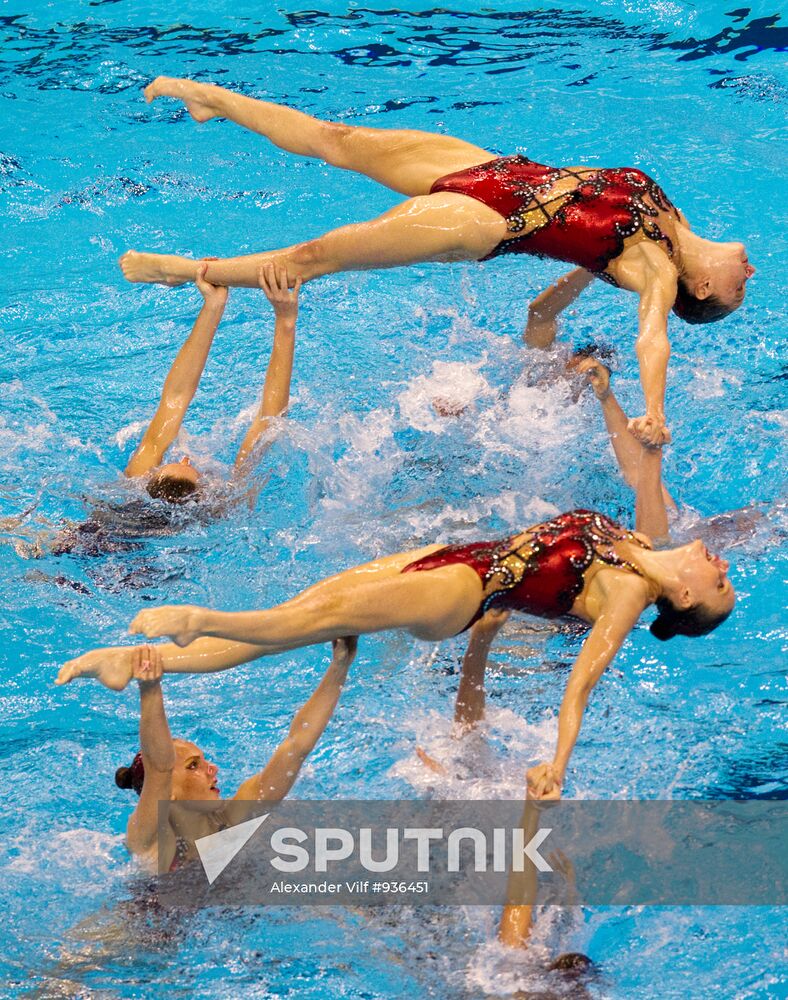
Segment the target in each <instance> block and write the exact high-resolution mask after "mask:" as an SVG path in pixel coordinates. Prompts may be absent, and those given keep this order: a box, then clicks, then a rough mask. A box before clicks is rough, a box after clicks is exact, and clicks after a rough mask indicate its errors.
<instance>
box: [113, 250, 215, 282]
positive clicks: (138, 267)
mask: <svg viewBox="0 0 788 1000" xmlns="http://www.w3.org/2000/svg"><path fill="white" fill-rule="evenodd" d="M118 263H119V264H120V269H121V271H123V277H124V278H125V279H126V281H133V282H142V283H144V284H149V285H154V284H155V285H169V286H171V287H175V286H176V285H183V284H185V283H186V282H187V281H189V280H191V279H190V278H189V276H188V275H184V274H182V273H181V272H182V271H183V270H184V267H183V265H184V264H192V265H194V267H195V269H196V265H195V262H194V261H189V260H188V258H186V257H175V256H172V255H170V254H163V253H138V252H137V251H136V250H127V251H126V253H124V254H123V256H122V257H121V258H120V259H119V260H118Z"/></svg>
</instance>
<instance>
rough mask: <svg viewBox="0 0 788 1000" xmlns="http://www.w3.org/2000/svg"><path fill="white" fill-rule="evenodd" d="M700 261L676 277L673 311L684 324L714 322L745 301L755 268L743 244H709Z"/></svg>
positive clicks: (707, 243)
mask: <svg viewBox="0 0 788 1000" xmlns="http://www.w3.org/2000/svg"><path fill="white" fill-rule="evenodd" d="M704 243H705V244H706V245H707V253H706V254H705V255H704V258H703V261H702V263H700V264H696V265H695V266H694V267H693V268H688V269H686V270H685V272H684V273H683V274H682V275H681V276H680V277H679V285H678V291H677V294H676V301H675V302H674V303H673V312H675V313H676V315H677V316H679V317H681V319H683V320H684V321H685V322H687V323H715V322H716V321H717V320H718V319H723V318H724V317H725V316H728V315H729V314H730V313H732V312H734V311H735V310H736V309H738V308H739V306H740V305H741V304H742V302H743V301H744V294H745V291H746V287H747V282H748V281H749V280H750V278H751V277H752V276H753V275H754V274H755V268H754V267H753V266H752V264H750V262H749V260H748V259H747V251H746V250H745V249H744V244H743V243H711V242H710V241H704Z"/></svg>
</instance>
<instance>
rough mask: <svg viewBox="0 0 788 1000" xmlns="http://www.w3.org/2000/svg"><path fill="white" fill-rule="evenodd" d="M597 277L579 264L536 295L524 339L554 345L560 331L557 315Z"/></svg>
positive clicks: (530, 343)
mask: <svg viewBox="0 0 788 1000" xmlns="http://www.w3.org/2000/svg"><path fill="white" fill-rule="evenodd" d="M593 280H594V275H593V274H592V273H591V271H587V270H586V269H585V268H584V267H577V268H575V270H574V271H570V272H569V274H565V275H564V276H563V277H562V278H559V279H558V281H556V282H555V283H554V284H552V285H550V287H549V288H546V289H545V290H544V291H543V292H541V293H540V294H539V295H537V296H536V298H535V299H534V300H533V302H532V303H531V304H530V306H529V307H528V323H527V325H526V327H525V332H524V333H523V340H524V341H525V343H526V345H527V346H528V347H541V348H548V347H551V346H552V344H553V341H554V340H555V336H556V333H557V332H558V316H559V315H560V314H561V313H562V312H563V311H564V309H566V308H567V307H568V306H570V305H571V304H572V303H573V302H574V301H575V300H576V299H577V297H578V295H580V293H581V292H582V291H583V289H584V288H587V287H588V286H589V285H590V284H591V282H592V281H593Z"/></svg>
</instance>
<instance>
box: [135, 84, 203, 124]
mask: <svg viewBox="0 0 788 1000" xmlns="http://www.w3.org/2000/svg"><path fill="white" fill-rule="evenodd" d="M220 91H221V88H219V87H214V86H212V85H211V84H208V83H196V82H195V81H194V80H182V79H177V78H176V77H172V76H157V77H156V79H155V80H154V81H153V82H152V83H149V84H148V86H147V87H146V88H145V90H144V94H145V100H146V101H147V102H148V104H150V103H151V102H152V101H155V100H156V98H157V97H174V98H176V100H179V101H183V103H184V104H185V105H186V110H187V111H188V112H189V114H190V115H191V116H192V118H193V119H194V120H195V121H196V122H207V121H208V120H209V119H211V118H215V117H216V116H217V115H218V114H220V111H219V108H218V106H217V103H216V102H217V97H218V95H219V93H220Z"/></svg>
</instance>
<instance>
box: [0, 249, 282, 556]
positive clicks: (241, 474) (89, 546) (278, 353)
mask: <svg viewBox="0 0 788 1000" xmlns="http://www.w3.org/2000/svg"><path fill="white" fill-rule="evenodd" d="M207 267H208V262H207V261H201V262H200V263H199V266H198V271H197V274H196V284H197V287H198V289H199V290H200V293H201V295H202V297H203V305H202V308H201V310H200V312H199V315H198V316H197V319H196V321H195V323H194V327H193V328H192V330H191V333H190V334H189V336H188V338H187V339H186V341H185V342H184V344H183V345H182V347H181V348H180V350H179V351H178V354H177V356H176V358H175V360H174V361H173V363H172V367H171V368H170V371H169V373H168V375H167V378H166V379H165V382H164V387H163V389H162V392H161V398H160V400H159V405H158V407H157V409H156V413H155V414H154V416H153V419H152V420H151V421H150V423H149V424H148V427H147V429H146V431H145V433H144V434H143V436H142V440H141V441H140V443H139V445H138V447H137V449H136V451H135V452H134V454H133V455H132V456H131V458H130V459H129V462H128V464H127V465H126V468H125V470H124V475H125V476H126V477H127V478H129V479H137V480H139V481H140V482H142V483H143V484H144V487H145V490H146V491H147V493H148V494H149V495H150V497H152V498H153V499H155V500H160V501H162V503H164V504H166V505H167V507H169V508H173V509H175V508H180V507H182V506H183V505H185V504H189V503H193V502H195V501H200V500H203V499H205V495H206V491H205V490H204V488H203V487H204V486H205V476H204V475H203V474H202V473H201V472H200V471H199V470H198V469H197V468H196V467H195V466H194V465H193V464H192V461H191V458H190V457H189V456H188V455H184V456H183V457H181V458H180V459H179V460H177V461H167V460H166V457H167V451H168V450H169V448H170V446H171V445H172V443H173V442H174V441H175V439H176V437H177V436H178V433H179V431H180V429H181V426H182V424H183V420H184V417H185V416H186V411H187V410H188V408H189V405H190V404H191V402H192V399H193V398H194V395H195V393H196V391H197V387H198V385H199V383H200V379H201V377H202V373H203V370H204V368H205V363H206V361H207V359H208V354H209V352H210V350H211V345H212V344H213V339H214V335H215V334H216V331H217V329H218V326H219V323H220V321H221V319H222V315H223V314H224V308H225V305H226V302H227V294H228V291H227V288H225V287H222V286H216V285H212V284H211V283H210V282H209V281H206V279H205V271H206V269H207ZM258 282H259V286H260V288H262V290H263V291H264V292H265V295H266V297H267V298H268V301H269V302H270V303H271V305H272V306H273V309H274V336H273V345H272V348H271V356H270V359H269V362H268V367H267V370H266V375H265V382H264V386H263V393H262V399H261V402H260V406H259V408H258V410H257V413H256V414H255V416H254V419H253V420H252V423H251V425H250V427H249V429H248V430H247V432H246V435H245V437H244V439H243V441H242V443H241V446H240V447H239V449H238V453H237V455H236V458H235V463H234V468H233V474H234V479H235V482H236V483H241V482H243V481H244V479H245V478H246V477H247V476H248V474H249V473H250V472H251V471H252V469H253V467H254V466H255V464H256V462H257V461H258V460H259V459H260V457H261V454H262V451H263V450H264V449H265V448H266V447H268V445H270V443H271V440H270V435H269V434H267V433H266V432H267V431H269V430H270V428H271V423H272V421H273V420H275V419H276V418H277V417H281V416H283V415H284V414H285V413H286V412H287V407H288V403H289V398H290V382H291V378H292V371H293V355H294V351H295V332H296V320H297V317H298V294H299V289H300V286H301V281H300V278H296V280H295V285H294V288H293V289H292V290H290V289H289V288H288V276H287V274H286V273H285V272H284V271H283V270H282V269H281V268H278V267H274V265H273V264H267V265H264V266H261V268H260V271H259V274H258ZM129 506H130V508H133V507H134V506H135V505H133V504H132V505H129ZM150 507H152V505H150V504H147V505H146V507H145V509H144V510H143V511H137V515H138V516H137V518H136V519H135V518H132V517H131V516H130V513H129V512H127V511H126V510H125V508H124V507H123V506H119V507H117V508H116V507H114V506H113V507H108V508H107V510H104V509H103V508H97V509H96V510H95V511H94V513H93V514H92V515H91V516H90V517H89V518H88V519H87V520H86V521H84V522H82V523H78V524H70V525H68V526H66V527H61V528H59V529H58V530H57V532H56V533H54V534H52V533H51V532H47V533H45V534H41V533H37V535H36V538H35V540H34V541H33V542H32V544H31V543H30V541H22V542H21V543H19V544H18V548H19V550H20V554H22V555H33V556H36V555H42V554H44V553H47V552H49V553H52V554H54V555H61V554H64V553H69V552H75V553H76V554H86V555H98V554H101V553H102V552H103V551H106V550H112V549H113V548H116V547H117V548H124V547H129V546H128V544H124V543H123V542H122V541H121V540H120V539H121V537H122V536H124V535H125V537H144V536H145V535H148V534H154V533H156V530H157V529H158V530H162V523H163V524H164V526H165V529H166V528H167V527H168V526H170V522H169V520H168V519H167V517H166V515H167V514H168V513H170V511H168V510H166V509H165V510H164V512H163V514H164V515H165V516H164V518H161V517H157V516H156V511H155V510H150V509H148V508H150ZM215 507H216V505H215V504H214V505H213V508H215ZM3 527H4V528H6V529H7V530H8V529H12V528H16V529H17V530H18V528H19V519H18V518H16V519H13V518H12V519H8V520H7V522H6V523H5V524H4V525H3ZM169 530H172V528H171V527H170V528H169ZM116 535H117V536H118V537H117V538H116ZM131 547H134V546H133V545H132V546H131Z"/></svg>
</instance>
